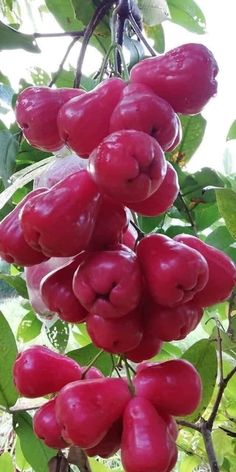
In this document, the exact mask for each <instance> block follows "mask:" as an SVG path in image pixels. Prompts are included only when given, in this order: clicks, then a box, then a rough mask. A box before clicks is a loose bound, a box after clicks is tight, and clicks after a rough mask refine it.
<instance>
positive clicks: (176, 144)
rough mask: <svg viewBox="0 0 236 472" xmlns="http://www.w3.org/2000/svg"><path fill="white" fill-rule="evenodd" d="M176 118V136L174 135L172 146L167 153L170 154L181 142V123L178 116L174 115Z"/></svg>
mask: <svg viewBox="0 0 236 472" xmlns="http://www.w3.org/2000/svg"><path fill="white" fill-rule="evenodd" d="M176 118H177V121H178V132H177V135H176V138H175V140H174V142H173V144H172V146H171V147H170V148H169V149H168V152H171V151H173V150H174V149H175V148H176V147H177V146H178V145H179V144H180V142H181V140H182V135H183V133H182V125H181V121H180V119H179V117H178V115H176Z"/></svg>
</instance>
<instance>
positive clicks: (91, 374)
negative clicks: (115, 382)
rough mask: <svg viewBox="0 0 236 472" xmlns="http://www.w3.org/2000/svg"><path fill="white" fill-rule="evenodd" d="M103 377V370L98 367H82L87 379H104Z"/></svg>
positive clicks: (84, 376) (83, 375)
mask: <svg viewBox="0 0 236 472" xmlns="http://www.w3.org/2000/svg"><path fill="white" fill-rule="evenodd" d="M103 377H104V375H103V374H102V372H101V371H100V370H99V369H97V368H96V367H90V368H89V370H87V367H86V366H85V367H83V368H82V378H83V379H85V380H90V379H102V378H103Z"/></svg>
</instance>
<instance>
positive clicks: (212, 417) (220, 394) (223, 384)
mask: <svg viewBox="0 0 236 472" xmlns="http://www.w3.org/2000/svg"><path fill="white" fill-rule="evenodd" d="M235 373H236V366H235V367H234V368H233V369H232V370H231V371H230V372H229V374H228V375H227V376H226V377H225V378H223V379H221V381H220V384H219V390H218V394H217V397H216V400H215V404H214V406H213V409H212V412H211V414H210V416H209V418H208V420H207V421H206V424H207V428H208V429H209V430H210V431H211V430H212V427H213V423H214V421H215V418H216V415H217V412H218V408H219V406H220V402H221V399H222V397H223V394H224V391H225V389H226V387H227V385H228V383H229V381H230V380H231V379H232V377H233V376H234V374H235Z"/></svg>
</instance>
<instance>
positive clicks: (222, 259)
mask: <svg viewBox="0 0 236 472" xmlns="http://www.w3.org/2000/svg"><path fill="white" fill-rule="evenodd" d="M174 239H175V241H178V242H179V243H182V244H184V245H185V246H187V247H190V248H193V249H195V250H197V251H199V253H200V254H202V255H203V256H204V258H205V259H206V261H207V264H208V267H209V278H208V282H207V284H206V285H205V287H204V288H203V289H202V290H201V291H200V292H199V293H197V294H196V295H195V296H194V303H196V304H198V305H200V306H204V307H205V306H210V305H215V304H216V303H220V302H222V301H224V300H226V299H227V298H228V297H229V296H230V295H231V293H232V290H233V288H234V286H235V284H236V267H235V264H234V263H233V261H232V260H231V259H230V258H229V257H228V256H227V255H226V254H224V252H222V251H220V250H219V249H216V248H215V247H212V246H210V245H209V244H206V243H204V242H203V241H201V240H200V239H198V238H196V237H195V236H190V235H187V234H179V235H178V236H175V238H174Z"/></svg>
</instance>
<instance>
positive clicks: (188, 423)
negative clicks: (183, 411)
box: [176, 420, 201, 433]
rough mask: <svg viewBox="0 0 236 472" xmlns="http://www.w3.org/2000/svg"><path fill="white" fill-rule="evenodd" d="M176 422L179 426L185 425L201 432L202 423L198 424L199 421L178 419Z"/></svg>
mask: <svg viewBox="0 0 236 472" xmlns="http://www.w3.org/2000/svg"><path fill="white" fill-rule="evenodd" d="M176 423H177V424H178V425H179V426H183V427H184V428H190V429H194V430H195V431H198V432H199V433H200V432H201V428H200V425H198V424H197V423H191V422H190V421H185V420H176Z"/></svg>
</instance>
